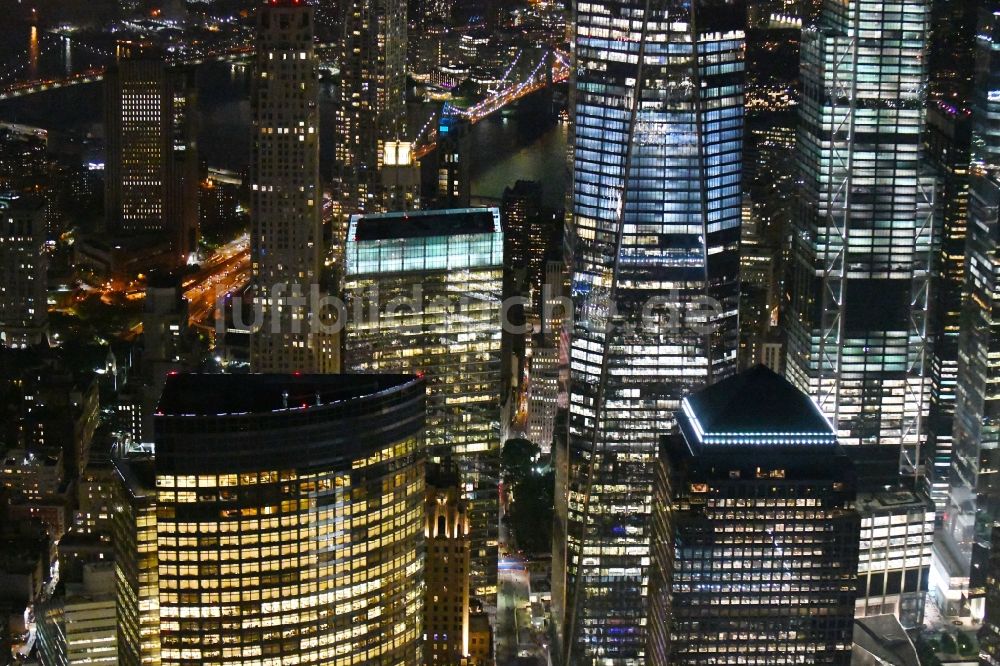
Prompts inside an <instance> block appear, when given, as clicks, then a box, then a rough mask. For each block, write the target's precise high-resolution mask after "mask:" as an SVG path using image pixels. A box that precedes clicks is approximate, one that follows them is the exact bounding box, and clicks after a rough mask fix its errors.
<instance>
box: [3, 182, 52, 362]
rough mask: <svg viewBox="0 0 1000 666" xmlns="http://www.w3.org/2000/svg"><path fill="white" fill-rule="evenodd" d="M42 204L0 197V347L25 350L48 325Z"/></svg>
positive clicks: (10, 197)
mask: <svg viewBox="0 0 1000 666" xmlns="http://www.w3.org/2000/svg"><path fill="white" fill-rule="evenodd" d="M47 256H48V255H47V254H46V252H45V209H44V204H43V202H41V201H37V200H33V199H30V198H28V197H20V196H15V195H5V196H0V347H28V346H31V345H36V344H38V343H40V342H41V341H42V339H43V338H44V337H45V329H46V327H47V324H48V313H49V308H48V300H47V297H48V276H47V273H46V271H47V269H48V260H47Z"/></svg>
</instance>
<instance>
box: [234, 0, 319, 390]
mask: <svg viewBox="0 0 1000 666" xmlns="http://www.w3.org/2000/svg"><path fill="white" fill-rule="evenodd" d="M313 28H314V26H313V7H312V6H311V5H308V4H306V3H304V2H300V1H298V0H275V1H274V2H268V3H266V4H262V5H261V7H260V8H259V10H258V12H257V40H256V41H257V50H256V56H255V75H254V78H253V91H252V93H251V102H250V104H251V107H252V109H253V124H252V127H253V135H254V136H253V150H252V151H251V163H250V174H251V175H250V201H251V205H250V210H251V223H252V233H251V255H252V258H253V289H254V298H255V300H256V302H255V304H256V303H259V305H260V315H261V320H260V322H257V323H258V324H259V325H260V329H259V330H257V331H256V332H255V333H254V334H253V336H252V337H251V345H250V365H251V367H252V368H253V370H254V371H255V372H331V371H335V370H336V368H337V366H338V365H339V363H338V361H339V359H338V358H337V355H336V343H335V341H334V340H332V339H331V336H329V335H324V334H323V333H322V332H321V331H320V326H319V321H318V318H319V315H320V313H319V312H312V311H311V310H310V308H309V307H308V304H307V301H308V299H310V298H311V296H312V294H313V292H314V290H318V289H319V287H320V285H319V281H320V271H321V268H322V260H323V234H322V228H321V222H320V211H321V208H322V203H323V202H322V196H323V190H322V188H321V187H320V182H319V61H318V60H317V58H316V53H315V50H314V46H313ZM301 299H306V300H301Z"/></svg>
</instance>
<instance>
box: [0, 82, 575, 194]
mask: <svg viewBox="0 0 1000 666" xmlns="http://www.w3.org/2000/svg"><path fill="white" fill-rule="evenodd" d="M52 66H53V67H58V66H59V65H58V63H56V62H53V63H52ZM248 92H249V68H248V67H245V66H242V65H233V64H231V63H221V62H220V63H208V64H205V65H201V66H200V67H199V68H198V94H199V100H198V106H199V109H200V128H199V144H200V145H199V151H200V153H201V159H202V161H203V162H205V163H206V164H207V165H209V166H212V167H220V168H225V169H231V170H234V171H240V170H242V169H244V168H245V167H246V165H247V164H248V162H249V155H250V129H249V127H250V104H249V102H248ZM102 108H103V87H102V84H98V83H95V84H86V85H79V86H73V87H68V88H63V89H58V90H52V91H47V92H41V93H36V94H34V95H31V96H28V97H23V98H16V99H11V100H4V101H0V121H7V122H17V123H22V124H26V125H34V126H38V127H42V128H45V129H48V130H50V135H51V138H52V141H53V142H54V144H56V145H58V144H60V143H62V139H63V138H66V137H73V138H75V139H78V138H80V137H84V136H88V135H89V136H90V137H93V138H96V139H97V140H96V141H93V142H92V143H93V145H94V146H97V147H98V148H97V150H99V146H100V143H101V142H100V140H99V139H100V137H101V135H102V134H103V128H102V126H101V124H102ZM333 111H334V110H333V105H332V104H331V103H330V88H329V87H326V86H324V90H323V97H322V98H321V104H320V131H321V153H322V158H323V159H322V163H323V170H324V177H328V175H329V174H328V169H329V168H330V165H331V162H332V155H333V148H334V145H333V141H334V132H333V129H334V128H333V122H334V112H333ZM566 134H567V130H566V126H565V125H564V124H559V123H556V122H554V121H553V120H552V119H551V114H550V113H549V112H548V110H547V109H543V108H542V105H541V104H535V103H530V102H524V103H521V104H519V105H518V108H517V109H516V110H514V111H513V112H509V113H506V114H500V113H497V114H494V116H492V117H490V118H487V119H485V120H483V121H481V122H479V123H478V124H477V125H475V126H474V127H473V128H472V132H471V153H472V164H471V173H472V185H471V190H472V196H473V198H474V199H478V200H489V199H498V198H499V197H500V195H501V194H502V193H503V190H504V188H505V187H507V186H510V185H513V184H514V182H515V181H516V180H518V179H527V180H538V181H541V182H542V184H543V187H544V197H545V201H546V203H547V204H548V205H551V206H561V205H562V204H563V194H564V190H565V187H566V183H567V180H568V177H567V176H568V174H567V170H566V163H565V153H566ZM86 157H87V159H99V153H94V152H91V153H89V154H87V156H86Z"/></svg>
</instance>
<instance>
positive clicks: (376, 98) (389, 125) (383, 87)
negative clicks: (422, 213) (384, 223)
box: [334, 0, 416, 217]
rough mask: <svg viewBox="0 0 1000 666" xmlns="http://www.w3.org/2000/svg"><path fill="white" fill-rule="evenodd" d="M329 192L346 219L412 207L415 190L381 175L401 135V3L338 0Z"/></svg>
mask: <svg viewBox="0 0 1000 666" xmlns="http://www.w3.org/2000/svg"><path fill="white" fill-rule="evenodd" d="M341 5H342V13H341V18H342V21H343V28H342V33H341V35H340V39H341V41H340V59H339V63H340V85H339V86H338V97H337V100H336V105H335V106H336V120H335V123H336V143H335V148H336V160H335V166H334V190H335V191H334V197H335V199H336V200H337V203H338V204H339V206H340V212H341V214H342V215H343V216H344V217H347V216H349V215H352V214H354V213H359V212H361V213H378V212H384V211H393V210H403V209H404V208H405V207H412V206H413V197H414V195H415V193H416V189H415V188H414V187H412V186H410V187H407V186H399V185H393V184H390V183H391V179H389V178H386V176H387V175H388V174H387V173H386V174H384V173H383V166H384V164H383V162H384V160H383V157H384V151H385V148H386V142H388V141H404V142H405V141H407V140H409V138H408V137H407V135H406V9H407V6H406V2H405V0H342V3H341Z"/></svg>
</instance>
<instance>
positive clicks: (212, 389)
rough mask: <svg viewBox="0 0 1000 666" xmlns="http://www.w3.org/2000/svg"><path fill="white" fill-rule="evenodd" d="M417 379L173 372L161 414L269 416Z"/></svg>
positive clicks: (396, 376)
mask: <svg viewBox="0 0 1000 666" xmlns="http://www.w3.org/2000/svg"><path fill="white" fill-rule="evenodd" d="M415 381H418V377H416V376H414V375H375V374H371V375H361V374H346V375H344V374H341V375H301V374H274V375H263V374H250V375H233V374H196V373H192V374H187V373H184V374H173V375H169V376H168V377H167V383H166V385H165V386H164V387H163V395H162V397H161V398H160V403H159V406H158V408H157V412H156V413H157V415H158V416H226V415H236V414H266V413H270V412H275V411H279V410H285V409H301V408H303V407H312V406H319V405H328V404H330V403H334V402H341V401H344V400H351V399H355V398H362V397H365V396H370V395H375V394H377V393H381V392H382V391H387V390H390V389H394V388H397V387H401V386H404V385H406V384H408V383H410V382H415Z"/></svg>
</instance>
